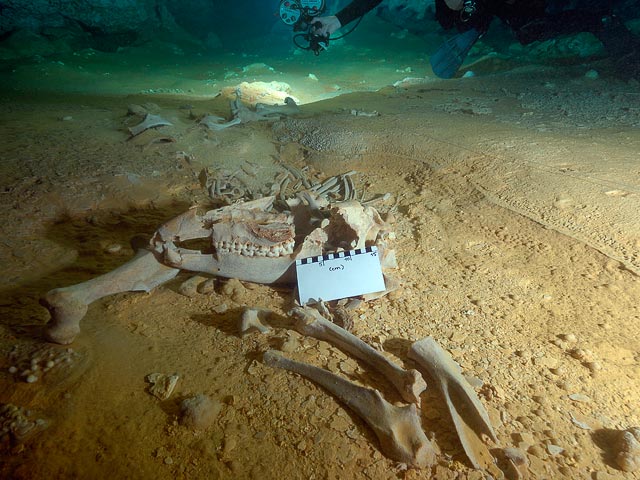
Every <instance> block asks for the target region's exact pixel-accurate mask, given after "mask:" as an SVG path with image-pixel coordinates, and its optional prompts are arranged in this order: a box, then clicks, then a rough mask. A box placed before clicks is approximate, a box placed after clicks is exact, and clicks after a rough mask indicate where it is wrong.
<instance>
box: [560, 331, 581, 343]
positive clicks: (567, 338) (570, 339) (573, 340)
mask: <svg viewBox="0 0 640 480" xmlns="http://www.w3.org/2000/svg"><path fill="white" fill-rule="evenodd" d="M560 338H562V339H563V340H564V341H566V342H569V343H576V342H577V341H578V338H577V337H576V336H575V335H574V334H573V333H564V334H562V335H560Z"/></svg>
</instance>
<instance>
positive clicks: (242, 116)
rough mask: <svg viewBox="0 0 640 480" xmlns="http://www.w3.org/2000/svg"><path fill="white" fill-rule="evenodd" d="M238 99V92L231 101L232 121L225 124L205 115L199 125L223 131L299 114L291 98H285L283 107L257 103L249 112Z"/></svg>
mask: <svg viewBox="0 0 640 480" xmlns="http://www.w3.org/2000/svg"><path fill="white" fill-rule="evenodd" d="M240 97H241V94H240V91H236V98H235V99H234V100H232V101H231V113H232V114H233V119H232V120H230V121H228V122H225V121H224V118H222V117H218V116H216V115H206V116H205V117H204V118H203V119H202V120H200V124H201V125H205V126H206V127H207V128H209V129H211V130H223V129H225V128H229V127H233V126H234V125H239V124H241V123H248V122H259V121H271V120H278V119H280V118H282V117H283V116H287V115H294V114H296V113H299V112H300V109H299V107H298V105H297V104H296V102H295V100H294V99H293V98H291V97H287V98H285V100H284V102H285V104H284V105H267V104H264V103H257V104H256V106H255V110H251V109H250V108H249V107H247V106H246V105H245V104H244V103H242V101H241V100H240Z"/></svg>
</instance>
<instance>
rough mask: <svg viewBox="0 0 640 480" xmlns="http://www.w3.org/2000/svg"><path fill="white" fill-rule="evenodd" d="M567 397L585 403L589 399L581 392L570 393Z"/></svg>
mask: <svg viewBox="0 0 640 480" xmlns="http://www.w3.org/2000/svg"><path fill="white" fill-rule="evenodd" d="M569 398H570V399H571V400H573V401H574V402H583V403H587V402H590V401H591V398H590V397H589V396H587V395H583V394H581V393H572V394H571V395H569Z"/></svg>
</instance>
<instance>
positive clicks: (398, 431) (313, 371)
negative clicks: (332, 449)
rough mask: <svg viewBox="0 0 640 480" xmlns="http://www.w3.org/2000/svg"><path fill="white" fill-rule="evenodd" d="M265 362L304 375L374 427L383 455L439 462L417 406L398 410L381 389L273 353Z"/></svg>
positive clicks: (418, 464) (420, 464) (412, 462)
mask: <svg viewBox="0 0 640 480" xmlns="http://www.w3.org/2000/svg"><path fill="white" fill-rule="evenodd" d="M263 360H264V362H265V363H266V364H267V365H269V366H270V367H275V368H281V369H284V370H288V371H290V372H294V373H297V374H299V375H302V376H303V377H305V378H307V379H309V380H311V381H313V382H315V383H317V384H318V385H320V386H321V387H323V388H325V389H326V390H328V391H329V392H331V393H332V394H333V395H335V396H336V397H337V398H338V399H339V400H340V401H342V402H343V403H344V404H345V405H347V406H348V407H349V408H350V409H351V410H353V411H354V412H355V413H356V414H357V415H358V416H359V417H360V418H361V419H362V420H364V421H365V422H366V423H367V425H369V426H370V427H371V429H372V430H373V431H374V432H375V434H376V436H377V437H378V440H379V442H380V447H381V450H382V452H383V453H384V454H385V455H386V456H387V457H389V458H390V459H392V460H395V461H397V462H401V463H405V464H407V465H408V466H410V467H415V468H424V467H428V466H430V465H433V463H434V462H435V456H436V455H435V450H434V448H433V445H432V444H431V442H430V441H429V440H428V439H427V437H426V435H425V434H424V431H423V430H422V427H421V425H420V417H419V415H418V409H417V408H416V406H415V405H414V404H412V405H405V406H403V407H396V406H395V405H392V404H391V403H389V402H387V401H386V400H385V399H384V398H382V395H380V392H378V391H377V390H372V389H369V388H365V387H361V386H359V385H356V384H354V383H351V382H349V381H348V380H345V379H344V378H342V377H339V376H338V375H336V374H334V373H331V372H329V371H327V370H324V369H322V368H318V367H314V366H313V365H308V364H306V363H301V362H296V361H294V360H289V359H287V358H285V357H283V356H282V355H281V354H280V353H278V352H275V351H273V350H270V351H268V352H266V353H265V354H264V357H263Z"/></svg>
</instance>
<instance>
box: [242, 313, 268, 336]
mask: <svg viewBox="0 0 640 480" xmlns="http://www.w3.org/2000/svg"><path fill="white" fill-rule="evenodd" d="M270 313H271V312H270V311H269V310H262V309H259V308H246V309H245V310H244V312H242V317H240V325H239V328H238V330H240V333H241V334H243V335H244V334H245V333H249V332H252V331H257V332H260V333H267V332H269V331H271V326H270V325H268V324H266V323H265V322H264V317H268V316H269V315H270Z"/></svg>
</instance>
